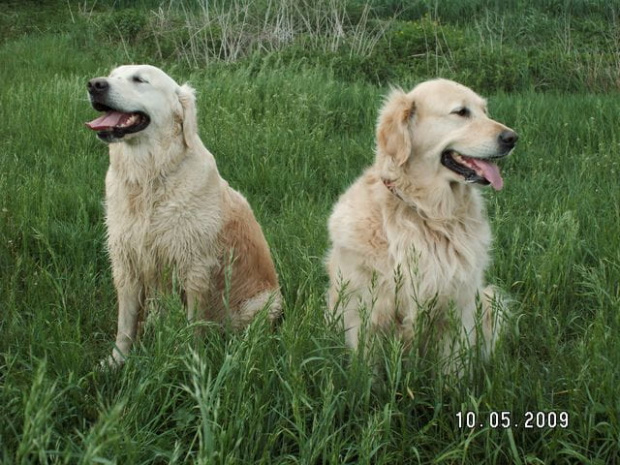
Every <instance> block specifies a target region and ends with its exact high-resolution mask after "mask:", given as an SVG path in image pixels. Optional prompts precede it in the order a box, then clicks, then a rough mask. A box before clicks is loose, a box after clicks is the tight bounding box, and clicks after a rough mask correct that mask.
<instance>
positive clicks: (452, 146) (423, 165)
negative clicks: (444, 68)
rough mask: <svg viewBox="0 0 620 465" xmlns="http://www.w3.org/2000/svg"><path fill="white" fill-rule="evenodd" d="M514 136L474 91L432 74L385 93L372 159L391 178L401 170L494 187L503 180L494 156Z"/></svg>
mask: <svg viewBox="0 0 620 465" xmlns="http://www.w3.org/2000/svg"><path fill="white" fill-rule="evenodd" d="M517 139H518V136H517V134H516V133H515V132H514V131H513V130H511V129H509V128H507V127H506V126H504V125H503V124H501V123H498V122H497V121H494V120H492V119H491V118H489V116H488V114H487V106H486V101H485V100H484V99H483V98H482V97H480V96H479V95H478V94H476V93H475V92H474V91H472V90H471V89H469V88H467V87H465V86H463V85H461V84H458V83H456V82H453V81H448V80H445V79H437V80H433V81H427V82H424V83H422V84H420V85H418V86H417V87H415V88H414V89H413V90H412V91H411V92H409V93H408V94H406V93H404V92H403V91H401V90H394V91H392V93H391V94H390V95H389V97H388V98H387V100H386V102H385V105H384V107H383V109H382V111H381V114H380V116H379V123H378V125H377V160H378V162H379V163H380V164H381V165H382V167H383V171H385V172H386V173H387V176H388V177H392V178H397V177H399V176H401V175H402V174H403V173H407V175H408V176H410V177H412V178H415V180H416V181H417V182H421V183H431V182H432V183H434V184H436V183H437V182H446V183H451V182H461V183H476V184H482V185H488V184H491V185H492V186H493V188H495V189H496V190H499V189H501V188H502V186H503V180H502V177H501V175H500V173H499V168H498V167H497V165H496V164H495V161H496V160H498V159H500V158H503V157H505V156H506V155H508V154H509V153H510V152H511V151H512V149H513V148H514V146H515V144H516V142H517Z"/></svg>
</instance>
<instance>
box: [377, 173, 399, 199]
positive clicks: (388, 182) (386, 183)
mask: <svg viewBox="0 0 620 465" xmlns="http://www.w3.org/2000/svg"><path fill="white" fill-rule="evenodd" d="M381 181H383V185H384V186H385V187H387V190H389V191H390V192H391V193H392V194H393V195H394V196H395V197H396V198H397V199H399V200H402V201H403V202H404V200H403V198H402V197H401V196H400V194H399V193H398V191H397V190H396V184H395V182H394V181H393V180H391V179H386V178H381Z"/></svg>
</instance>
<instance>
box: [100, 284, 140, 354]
mask: <svg viewBox="0 0 620 465" xmlns="http://www.w3.org/2000/svg"><path fill="white" fill-rule="evenodd" d="M116 292H117V295H118V329H117V332H116V345H115V347H114V349H113V350H112V356H111V357H110V360H109V362H108V364H109V365H113V366H114V365H122V364H123V363H124V361H125V358H126V357H127V355H128V354H129V350H130V349H131V345H132V344H133V342H134V341H135V339H136V336H137V333H138V323H139V321H140V316H141V314H142V310H143V309H142V305H143V298H142V297H143V296H142V287H141V286H140V284H139V283H137V282H135V283H126V284H124V285H120V286H117V288H116Z"/></svg>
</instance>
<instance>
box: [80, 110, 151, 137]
mask: <svg viewBox="0 0 620 465" xmlns="http://www.w3.org/2000/svg"><path fill="white" fill-rule="evenodd" d="M92 105H93V108H94V109H95V110H97V111H103V112H105V114H103V115H102V116H100V117H99V118H97V119H94V120H93V121H90V122H88V123H86V126H88V127H89V128H90V129H92V130H93V131H97V136H98V137H99V138H100V139H102V140H104V141H110V140H113V139H121V138H123V137H124V136H125V135H127V134H133V133H136V132H140V131H143V130H144V129H146V127H147V126H148V125H149V123H150V122H151V120H150V119H149V117H148V115H146V114H145V113H142V112H140V111H136V112H124V111H119V110H116V109H114V108H111V107H108V106H107V105H104V104H102V103H99V102H92Z"/></svg>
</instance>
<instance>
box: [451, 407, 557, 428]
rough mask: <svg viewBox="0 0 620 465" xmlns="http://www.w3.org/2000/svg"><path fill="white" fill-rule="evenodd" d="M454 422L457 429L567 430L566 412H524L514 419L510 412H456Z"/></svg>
mask: <svg viewBox="0 0 620 465" xmlns="http://www.w3.org/2000/svg"><path fill="white" fill-rule="evenodd" d="M456 420H457V424H458V427H459V428H461V429H462V428H469V429H471V428H484V427H487V426H488V427H490V428H493V429H496V428H502V429H506V428H524V429H534V428H539V429H540V428H551V429H554V428H568V425H569V415H568V412H555V411H550V412H525V413H524V414H523V415H520V416H519V418H516V417H515V415H513V414H512V412H507V411H504V412H494V411H490V412H488V413H486V414H478V413H476V412H468V411H465V412H458V413H457V414H456Z"/></svg>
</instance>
